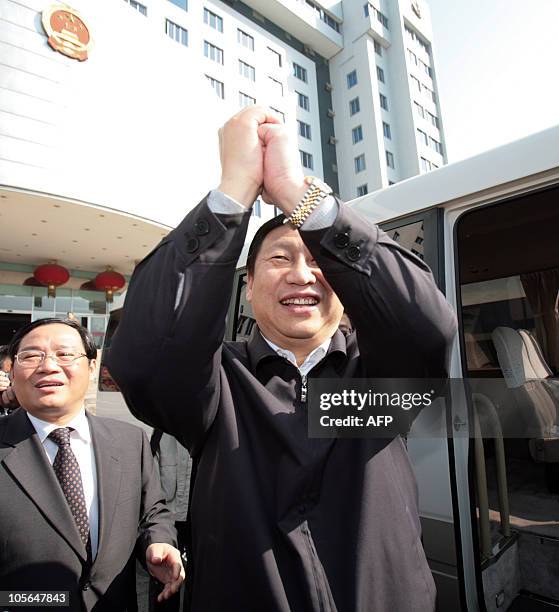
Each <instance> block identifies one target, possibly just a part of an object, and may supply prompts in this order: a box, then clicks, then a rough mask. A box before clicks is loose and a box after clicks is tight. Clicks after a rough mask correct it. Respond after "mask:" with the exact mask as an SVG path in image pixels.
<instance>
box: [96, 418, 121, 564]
mask: <svg viewBox="0 0 559 612" xmlns="http://www.w3.org/2000/svg"><path fill="white" fill-rule="evenodd" d="M88 418H89V426H90V429H91V439H92V441H93V449H94V451H95V464H96V467H97V492H98V496H99V545H98V549H97V556H96V559H95V561H97V559H99V558H100V555H101V554H103V551H104V549H105V548H106V547H109V546H110V545H111V525H112V523H113V517H114V513H115V509H116V505H117V501H118V497H119V494H120V483H121V479H122V466H121V463H120V451H119V449H118V446H117V443H116V441H115V440H114V438H113V436H112V434H111V432H110V429H109V428H108V427H107V425H106V424H105V423H103V422H102V421H100V420H99V419H97V418H96V417H94V416H91V415H88Z"/></svg>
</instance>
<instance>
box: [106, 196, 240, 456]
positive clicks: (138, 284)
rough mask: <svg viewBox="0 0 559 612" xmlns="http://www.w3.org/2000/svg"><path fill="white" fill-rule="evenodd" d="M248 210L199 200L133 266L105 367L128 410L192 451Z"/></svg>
mask: <svg viewBox="0 0 559 612" xmlns="http://www.w3.org/2000/svg"><path fill="white" fill-rule="evenodd" d="M249 218H250V212H249V213H240V214H232V215H215V214H214V213H212V212H211V211H210V209H209V208H208V206H207V202H206V200H203V201H202V202H201V203H200V204H199V205H198V206H197V207H196V208H194V209H193V210H192V211H191V212H190V213H189V214H188V215H187V216H186V218H185V219H184V220H183V221H182V223H181V224H180V225H179V226H178V227H177V228H176V229H175V230H173V231H172V232H171V233H170V234H169V235H168V236H167V237H166V238H165V239H164V240H163V241H162V242H161V243H160V244H159V246H158V247H157V248H155V249H154V250H153V251H152V252H151V253H150V254H149V255H148V256H147V257H146V258H145V259H144V260H143V261H142V262H141V263H140V264H139V265H138V267H137V268H136V270H135V272H134V274H133V276H132V279H131V281H130V285H129V288H128V292H127V295H126V301H125V304H124V312H123V316H122V319H121V322H120V324H119V327H118V330H117V332H116V334H115V336H114V339H113V342H112V345H111V348H110V352H109V355H108V366H109V369H110V372H111V374H112V376H113V377H114V378H115V380H116V381H117V383H118V385H119V387H120V389H121V390H122V392H123V394H124V397H125V399H126V401H127V403H128V406H129V408H130V410H131V412H132V413H133V414H134V415H135V416H136V417H138V418H139V419H141V420H143V421H145V422H146V423H148V424H150V425H152V426H154V427H156V428H158V429H162V430H163V431H166V432H167V433H169V434H171V435H173V436H176V437H177V438H178V439H179V440H180V441H181V442H182V443H183V444H184V446H186V447H187V448H188V449H189V451H190V452H191V453H192V454H195V453H196V450H197V448H198V447H199V445H200V444H201V443H202V440H203V437H204V434H205V432H206V431H207V430H208V428H209V427H210V425H211V423H212V422H213V419H214V417H215V413H216V410H217V406H218V401H219V394H220V384H219V370H220V364H221V351H222V342H223V336H224V333H225V318H226V314H227V309H228V306H229V301H230V294H231V288H232V283H233V277H234V273H235V266H236V262H237V259H238V257H239V254H240V252H241V249H242V247H243V243H244V238H245V234H246V229H247V226H248V221H249Z"/></svg>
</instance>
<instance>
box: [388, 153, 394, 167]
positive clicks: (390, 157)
mask: <svg viewBox="0 0 559 612" xmlns="http://www.w3.org/2000/svg"><path fill="white" fill-rule="evenodd" d="M386 165H387V166H388V167H389V168H394V155H393V154H392V153H390V151H386Z"/></svg>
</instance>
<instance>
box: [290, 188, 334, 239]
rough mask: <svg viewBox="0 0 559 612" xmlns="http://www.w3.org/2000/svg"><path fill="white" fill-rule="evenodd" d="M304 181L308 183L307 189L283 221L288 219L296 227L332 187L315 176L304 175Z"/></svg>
mask: <svg viewBox="0 0 559 612" xmlns="http://www.w3.org/2000/svg"><path fill="white" fill-rule="evenodd" d="M305 183H306V184H307V185H308V188H307V190H306V191H305V193H304V195H303V197H302V199H301V201H300V202H299V204H297V206H296V207H295V208H294V209H293V211H292V212H291V214H290V215H289V217H288V218H287V219H286V220H285V223H287V222H288V221H289V223H291V225H293V227H295V228H296V229H299V228H300V227H301V225H303V223H304V222H305V221H306V220H307V219H308V217H309V216H310V214H311V213H312V212H313V211H314V210H315V209H316V207H317V206H318V205H319V204H320V203H321V202H322V200H324V198H325V197H326V196H328V195H330V194H331V193H332V188H331V187H330V186H329V185H327V184H326V183H325V182H324V181H322V180H321V179H319V178H317V177H316V176H306V177H305Z"/></svg>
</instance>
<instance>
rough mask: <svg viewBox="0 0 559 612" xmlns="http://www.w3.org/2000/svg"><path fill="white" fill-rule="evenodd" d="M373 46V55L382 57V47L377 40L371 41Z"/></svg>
mask: <svg viewBox="0 0 559 612" xmlns="http://www.w3.org/2000/svg"><path fill="white" fill-rule="evenodd" d="M373 44H374V46H375V53H376V54H377V55H380V56H381V57H382V45H381V44H380V43H379V42H378V40H373Z"/></svg>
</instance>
